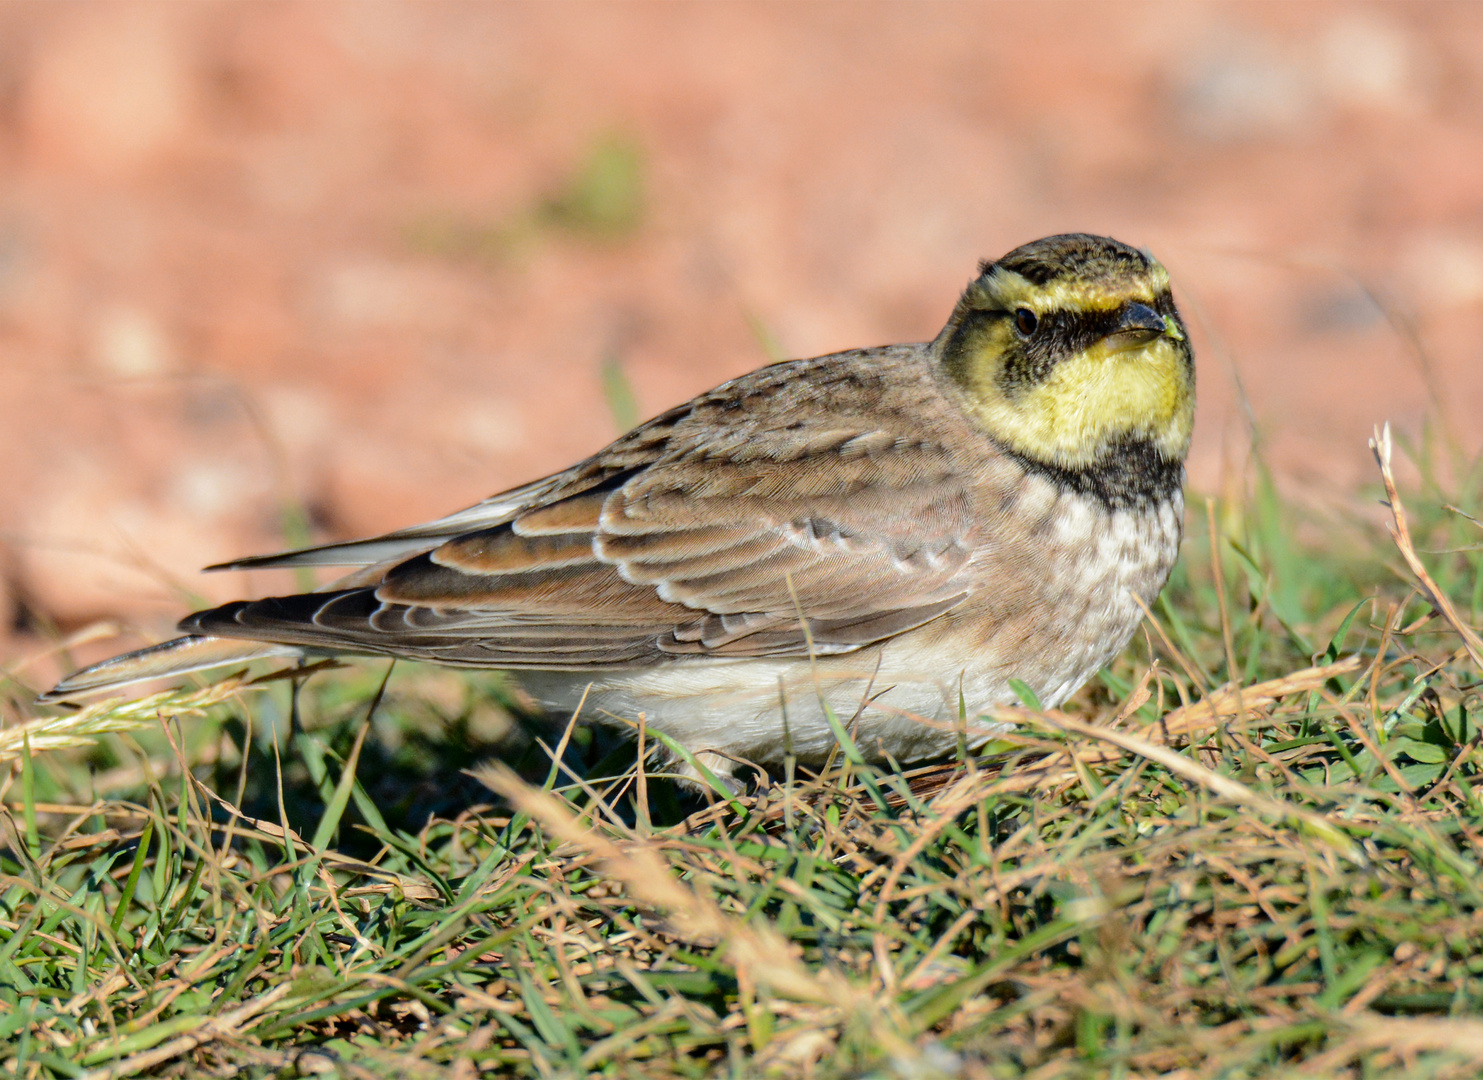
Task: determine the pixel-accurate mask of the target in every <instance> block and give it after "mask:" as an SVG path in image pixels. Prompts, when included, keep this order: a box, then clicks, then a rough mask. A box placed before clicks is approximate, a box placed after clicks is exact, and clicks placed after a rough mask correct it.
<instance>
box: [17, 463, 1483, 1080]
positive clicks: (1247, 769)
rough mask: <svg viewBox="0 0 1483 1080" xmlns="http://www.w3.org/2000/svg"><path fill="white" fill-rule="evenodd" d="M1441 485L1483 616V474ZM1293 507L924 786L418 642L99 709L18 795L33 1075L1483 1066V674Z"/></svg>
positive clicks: (1342, 542) (1443, 583) (23, 1034)
mask: <svg viewBox="0 0 1483 1080" xmlns="http://www.w3.org/2000/svg"><path fill="white" fill-rule="evenodd" d="M1421 464H1422V468H1421V470H1420V474H1421V477H1422V480H1421V483H1420V485H1419V486H1418V487H1416V488H1415V489H1414V490H1413V491H1412V492H1410V493H1409V494H1408V502H1409V504H1410V507H1409V508H1410V513H1411V526H1412V530H1413V534H1414V536H1415V540H1416V547H1417V549H1419V550H1420V552H1421V559H1422V560H1423V561H1424V563H1425V565H1426V567H1427V569H1428V571H1429V572H1430V574H1431V575H1432V576H1433V577H1434V578H1435V580H1436V582H1437V588H1438V589H1439V590H1440V591H1441V592H1443V593H1445V594H1446V595H1448V596H1450V597H1451V599H1452V602H1453V603H1454V604H1455V605H1456V607H1457V610H1458V612H1459V615H1460V618H1462V619H1463V620H1466V621H1468V622H1472V621H1476V620H1477V619H1478V618H1479V615H1480V604H1483V595H1480V584H1479V583H1480V581H1483V575H1480V574H1479V573H1478V570H1479V559H1480V551H1479V550H1478V548H1479V544H1480V541H1483V536H1480V532H1483V530H1480V528H1479V526H1478V525H1477V524H1475V523H1474V522H1473V521H1471V520H1470V519H1469V518H1468V517H1467V516H1466V515H1468V514H1472V515H1474V516H1477V510H1478V506H1477V499H1476V497H1475V496H1474V494H1473V493H1475V492H1477V491H1478V483H1477V480H1478V476H1477V472H1476V469H1473V468H1471V467H1464V466H1465V465H1466V463H1463V464H1461V465H1460V464H1458V463H1456V462H1452V463H1449V464H1448V467H1447V469H1442V468H1440V467H1437V468H1435V469H1434V468H1433V467H1432V462H1431V461H1430V459H1427V458H1423V460H1422V462H1421ZM1447 473H1450V474H1452V475H1455V476H1459V477H1461V479H1460V480H1459V481H1458V482H1457V484H1456V486H1455V488H1454V489H1451V490H1449V489H1448V487H1447V486H1446V485H1445V484H1443V483H1442V482H1441V481H1440V480H1438V479H1437V477H1438V475H1444V474H1447ZM1254 488H1255V493H1254V495H1253V496H1252V498H1250V499H1249V500H1247V501H1246V502H1244V503H1242V504H1240V505H1217V506H1213V507H1212V508H1211V512H1210V513H1209V514H1208V515H1207V513H1206V507H1205V504H1204V503H1203V501H1200V500H1195V501H1193V503H1192V508H1191V512H1190V514H1189V536H1188V538H1187V540H1186V544H1185V554H1184V559H1183V561H1182V562H1181V565H1180V568H1179V570H1178V572H1177V574H1176V577H1175V580H1174V582H1173V583H1172V585H1171V587H1170V589H1169V590H1168V592H1167V594H1166V596H1165V597H1164V598H1163V600H1162V601H1161V603H1160V604H1159V606H1158V610H1157V611H1156V612H1155V613H1154V614H1155V618H1156V620H1157V621H1156V623H1155V622H1153V621H1151V622H1150V624H1149V626H1148V627H1147V631H1146V633H1144V634H1141V635H1140V636H1139V638H1138V639H1137V641H1136V642H1135V645H1134V647H1133V648H1131V649H1130V650H1129V651H1128V654H1127V655H1126V656H1125V657H1124V658H1123V659H1122V660H1121V661H1120V662H1119V663H1118V664H1117V665H1116V666H1115V667H1114V668H1113V669H1111V670H1109V671H1107V672H1105V673H1104V674H1103V676H1102V678H1101V680H1100V682H1099V683H1098V684H1097V685H1094V686H1092V687H1090V688H1088V689H1087V690H1085V691H1083V693H1082V694H1081V695H1080V696H1079V697H1078V698H1077V699H1076V700H1075V701H1074V702H1073V703H1072V705H1070V706H1068V708H1067V709H1066V711H1065V713H1064V714H1045V715H1040V714H1037V713H1036V712H1035V711H1033V710H1032V709H1031V708H1028V707H1027V708H1025V709H1022V710H1020V711H1019V713H1018V715H1019V716H1020V717H1021V719H1022V720H1023V721H1024V726H1023V728H1022V729H1021V730H1020V732H1019V733H1018V734H1017V735H1016V736H1015V738H1014V739H1012V740H1008V739H1006V740H1005V741H1003V742H1001V743H998V744H996V745H995V746H993V747H991V748H989V752H988V753H986V754H985V755H984V756H982V757H980V758H978V759H975V760H969V761H961V762H946V763H942V764H940V765H938V766H936V767H933V768H928V769H918V770H915V771H913V772H911V773H907V774H905V775H898V774H895V773H892V772H890V771H883V770H878V769H873V768H870V767H867V766H865V765H863V764H861V763H860V762H859V761H858V760H857V759H856V757H855V756H854V755H852V754H851V753H850V752H849V748H848V747H846V748H845V752H843V753H842V754H841V756H840V759H839V762H838V763H837V766H836V767H833V768H831V769H829V770H828V771H826V773H825V774H824V775H822V776H818V777H814V776H809V775H806V774H805V773H804V772H803V771H802V770H799V771H798V773H797V776H796V778H795V781H794V782H793V783H791V784H785V783H782V782H781V779H780V778H779V779H778V780H777V781H775V782H774V783H773V784H772V785H771V786H769V787H767V788H766V789H765V790H762V791H759V792H755V793H753V794H751V795H748V796H744V797H740V798H735V799H731V798H726V797H723V796H721V795H719V794H718V795H717V796H716V797H715V798H713V799H710V800H706V799H700V798H696V797H693V796H687V795H685V794H684V793H683V792H682V791H680V790H678V789H676V788H675V787H673V786H672V785H671V784H670V783H669V782H668V781H666V780H664V779H662V778H659V777H655V776H652V775H644V776H642V777H640V776H639V775H638V774H637V771H636V769H635V756H634V750H633V747H632V745H631V744H629V743H626V742H623V741H622V740H620V739H617V738H615V737H613V736H612V735H611V734H609V733H606V732H602V731H592V730H588V729H584V728H580V727H578V728H573V729H571V730H569V731H564V730H563V729H562V728H560V727H559V726H558V727H555V728H551V727H547V726H543V725H542V724H540V723H539V722H538V721H537V720H536V719H535V718H534V717H532V716H531V715H530V714H529V712H528V710H526V709H525V708H524V707H523V705H522V702H521V700H520V698H519V696H518V695H517V694H514V693H512V692H511V691H509V690H508V689H507V688H506V687H505V686H504V685H503V684H502V683H501V682H500V681H499V680H498V679H496V678H493V677H485V678H467V677H463V676H458V675H454V674H451V673H448V672H441V671H437V670H433V669H425V668H416V667H412V666H398V667H397V668H396V669H395V670H393V671H392V673H391V675H390V678H389V680H386V679H385V676H386V674H387V669H386V665H385V664H370V663H368V664H366V665H364V666H359V667H351V668H343V669H333V670H324V671H319V672H316V673H313V674H312V675H309V676H306V677H304V678H303V679H300V680H297V681H290V680H283V679H279V680H276V681H269V682H266V683H259V684H245V683H244V684H241V685H238V686H236V687H235V688H234V689H233V691H232V692H231V693H230V694H227V695H226V696H225V697H224V699H223V700H220V701H216V702H215V703H213V700H212V699H213V697H220V696H222V695H221V694H219V693H218V694H201V693H198V692H181V693H178V694H173V695H167V696H165V697H162V698H158V699H155V700H154V701H153V702H152V704H151V705H150V706H149V708H148V709H146V710H141V709H140V708H139V707H134V711H133V713H131V714H127V715H126V714H125V713H124V712H123V711H122V710H123V709H124V708H125V707H123V706H120V707H118V708H116V709H103V710H99V711H96V712H94V713H90V714H89V715H88V717H87V720H88V723H91V724H93V725H95V726H94V728H93V729H92V730H93V731H94V734H92V735H91V736H88V738H89V739H91V740H96V741H91V742H89V743H87V744H86V745H84V746H82V747H80V748H73V749H55V750H49V751H46V752H42V751H41V750H39V749H37V748H35V747H32V748H31V749H30V750H29V751H28V749H27V747H26V746H24V745H22V746H21V747H20V748H19V750H17V751H16V753H15V756H14V758H13V760H12V771H11V773H10V774H9V776H8V779H7V782H6V783H5V786H4V789H3V792H0V799H3V802H4V805H5V807H6V808H7V809H6V810H4V811H0V822H3V826H4V829H5V836H4V844H3V847H4V850H3V852H0V1044H3V1045H0V1071H3V1072H4V1073H6V1074H8V1075H16V1076H21V1077H53V1076H55V1077H65V1076H81V1075H89V1076H108V1075H125V1074H131V1075H173V1076H186V1075H189V1076H200V1075H210V1076H215V1075H220V1076H230V1075H247V1076H273V1075H300V1074H306V1073H310V1072H325V1073H334V1074H338V1075H343V1076H347V1077H364V1076H378V1077H379V1076H385V1077H401V1076H410V1077H422V1076H427V1077H448V1078H450V1080H452V1078H460V1080H462V1078H469V1077H474V1076H485V1075H487V1076H492V1075H522V1076H523V1075H529V1076H541V1077H547V1076H550V1077H556V1076H574V1075H582V1074H589V1073H591V1074H603V1075H615V1076H646V1077H649V1076H653V1077H657V1076H671V1075H675V1076H696V1075H715V1074H721V1075H737V1076H752V1075H764V1076H767V1075H776V1076H795V1075H798V1076H801V1075H815V1076H822V1077H832V1076H844V1075H851V1076H854V1075H869V1076H882V1077H897V1076H899V1077H912V1078H916V1077H922V1078H926V1077H934V1076H941V1075H960V1076H966V1077H1135V1076H1155V1075H1160V1076H1179V1077H1229V1078H1237V1077H1278V1076H1286V1077H1294V1076H1303V1077H1308V1076H1336V1077H1356V1078H1358V1077H1366V1078H1374V1077H1473V1076H1477V1075H1479V1073H1480V1070H1483V1019H1480V1018H1479V1013H1480V1010H1483V851H1480V847H1479V834H1480V830H1483V791H1480V790H1479V788H1478V786H1477V785H1478V784H1479V781H1480V776H1483V771H1480V756H1479V743H1480V737H1479V725H1478V721H1479V718H1478V712H1479V695H1478V692H1477V690H1478V685H1479V680H1480V672H1479V670H1478V668H1477V666H1476V665H1475V662H1474V660H1473V659H1472V658H1471V657H1470V656H1469V655H1468V653H1467V651H1466V650H1465V649H1464V648H1463V647H1462V641H1461V639H1460V638H1459V635H1458V634H1457V633H1456V632H1455V631H1454V629H1453V628H1452V627H1450V626H1449V625H1448V624H1447V623H1446V622H1445V621H1444V620H1442V619H1440V618H1436V617H1432V618H1426V616H1427V615H1428V614H1429V613H1430V612H1431V607H1430V605H1429V604H1428V603H1426V602H1425V601H1423V600H1422V599H1421V598H1420V597H1419V595H1418V594H1417V593H1416V592H1415V591H1414V590H1413V589H1412V588H1411V587H1410V585H1409V584H1408V582H1409V581H1410V580H1411V579H1410V578H1409V577H1403V576H1402V573H1403V572H1404V564H1403V563H1402V560H1401V557H1400V556H1399V554H1398V553H1397V549H1396V547H1395V546H1394V545H1393V544H1392V543H1391V542H1390V540H1389V538H1388V537H1386V536H1385V535H1384V534H1383V532H1381V531H1380V529H1379V528H1378V527H1377V525H1376V524H1375V522H1374V520H1373V516H1372V515H1371V516H1368V517H1367V511H1364V510H1363V504H1364V503H1365V502H1366V501H1368V500H1369V496H1370V495H1371V494H1373V493H1366V498H1365V499H1364V500H1358V499H1357V500H1356V503H1355V513H1354V516H1353V520H1352V521H1350V522H1348V523H1347V524H1346V523H1338V524H1336V523H1334V522H1328V523H1326V524H1325V523H1320V524H1318V525H1317V526H1315V525H1314V524H1313V523H1311V522H1308V523H1305V522H1303V521H1302V520H1301V515H1300V512H1299V509H1298V508H1295V507H1292V506H1289V505H1285V504H1284V503H1283V502H1282V501H1281V500H1280V499H1279V498H1278V497H1277V496H1276V494H1275V493H1274V489H1273V488H1272V486H1271V485H1270V484H1269V483H1267V482H1266V481H1265V480H1259V482H1258V483H1256V484H1255V485H1254ZM1377 491H1378V489H1377ZM1370 505H1373V504H1372V503H1371V504H1370ZM1447 505H1451V506H1454V507H1456V508H1457V510H1456V511H1454V510H1448V509H1444V507H1445V506H1447ZM1211 523H1214V526H1215V528H1216V530H1217V533H1216V536H1215V537H1214V543H1212V537H1211V535H1210V524H1211ZM1307 534H1314V535H1318V536H1320V537H1323V538H1324V539H1323V540H1322V542H1321V543H1320V544H1318V545H1317V546H1304V545H1302V544H1300V543H1298V542H1297V541H1296V540H1295V539H1294V538H1295V537H1297V536H1300V535H1307ZM1398 571H1401V573H1398ZM1315 664H1317V665H1321V666H1322V665H1328V666H1327V667H1326V668H1325V669H1324V670H1321V671H1318V672H1317V673H1314V672H1312V671H1310V670H1307V669H1311V668H1312V667H1313V666H1314V665H1315ZM383 680H385V681H383ZM1228 683H1235V684H1237V685H1239V686H1240V687H1241V690H1240V692H1239V693H1238V692H1235V691H1234V690H1232V689H1229V688H1227V689H1225V690H1224V691H1222V690H1221V688H1222V687H1223V686H1226V684H1228ZM25 693H26V691H25V689H23V688H20V687H19V686H14V687H12V691H11V696H12V699H13V701H15V702H19V701H20V700H22V699H23V698H24V697H25ZM1027 704H1033V703H1027ZM141 711H142V712H146V713H148V714H149V715H148V716H147V719H148V721H149V726H148V727H145V728H142V729H139V730H134V731H118V732H112V733H110V732H107V731H104V732H102V733H98V732H97V725H103V726H105V727H106V725H107V721H108V720H109V718H110V717H112V718H114V719H117V720H119V722H120V723H122V722H124V721H129V720H134V721H137V720H138V719H139V716H140V714H141ZM1087 722H1095V723H1097V724H1098V725H1100V726H1101V728H1102V729H1103V731H1104V732H1105V734H1099V733H1098V732H1096V731H1089V730H1088V729H1087V728H1086V726H1085V724H1086V723H1087ZM85 727H86V725H82V728H85ZM37 730H39V729H37ZM79 730H81V728H80V729H79ZM548 748H549V749H548ZM4 753H5V751H4V750H3V749H0V756H3V755H4ZM495 755H498V756H499V757H501V758H502V759H503V760H505V761H506V762H508V763H509V765H510V768H511V769H512V770H513V771H512V772H506V773H501V774H498V775H491V777H490V780H491V783H493V784H494V785H495V786H496V787H498V788H499V789H500V790H501V791H503V792H504V793H505V796H507V797H504V798H502V797H499V796H496V795H494V794H492V793H491V792H490V791H489V790H488V789H486V788H484V787H482V786H481V785H478V784H476V783H475V782H474V781H472V780H470V779H468V778H467V777H465V776H464V775H463V774H462V773H461V772H460V771H459V770H460V769H461V768H463V767H466V766H471V765H474V764H476V763H477V762H480V761H483V760H486V759H488V758H490V757H493V756H495ZM553 758H554V759H555V760H556V761H557V763H558V764H556V765H553ZM517 777H523V780H521V779H517Z"/></svg>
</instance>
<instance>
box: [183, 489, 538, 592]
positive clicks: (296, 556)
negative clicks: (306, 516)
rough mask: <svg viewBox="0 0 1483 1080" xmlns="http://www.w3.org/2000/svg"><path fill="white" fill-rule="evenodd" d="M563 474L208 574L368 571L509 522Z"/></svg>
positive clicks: (217, 566) (238, 561) (256, 557)
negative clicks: (406, 522) (365, 533)
mask: <svg viewBox="0 0 1483 1080" xmlns="http://www.w3.org/2000/svg"><path fill="white" fill-rule="evenodd" d="M562 478H563V474H560V473H558V474H557V475H555V476H548V477H546V478H545V479H542V480H537V481H535V482H534V483H530V484H524V485H522V486H520V487H517V488H511V489H510V490H509V491H503V492H500V493H499V494H498V495H491V496H490V497H489V498H487V499H485V500H483V501H482V502H477V503H475V504H474V505H473V506H470V507H468V508H467V509H465V510H459V511H457V512H456V513H452V514H449V515H448V516H447V517H441V518H438V519H437V520H436V521H428V522H425V523H423V524H421V525H413V526H412V527H411V528H409V529H398V530H397V531H396V532H390V533H386V534H384V535H382V536H373V537H370V538H369V539H365V540H348V541H344V542H342V543H338V544H321V545H320V546H318V547H311V548H301V549H300V550H298V551H279V552H274V553H273V554H271V555H250V556H248V557H247V558H245V559H233V560H232V561H230V562H224V563H216V564H215V565H213V566H208V567H206V569H207V570H266V569H268V568H270V567H292V566H370V565H372V564H373V563H379V562H384V561H386V560H387V559H395V558H398V557H402V556H407V555H410V554H413V553H414V552H418V551H427V550H429V549H431V548H434V547H436V546H437V545H438V544H441V543H442V542H443V541H444V540H447V539H449V538H451V537H454V536H459V535H461V534H463V533H466V532H469V531H470V530H473V529H484V528H488V527H489V526H491V525H498V524H500V523H502V522H505V521H509V520H510V518H512V517H514V516H515V515H516V514H518V513H519V512H520V510H521V509H522V508H524V507H525V506H528V505H529V504H530V503H532V502H534V501H535V500H537V499H539V498H540V497H541V496H542V495H544V494H545V493H546V492H547V491H548V490H550V489H551V488H552V487H554V486H556V484H557V483H559V482H560V481H561V479H562Z"/></svg>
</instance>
